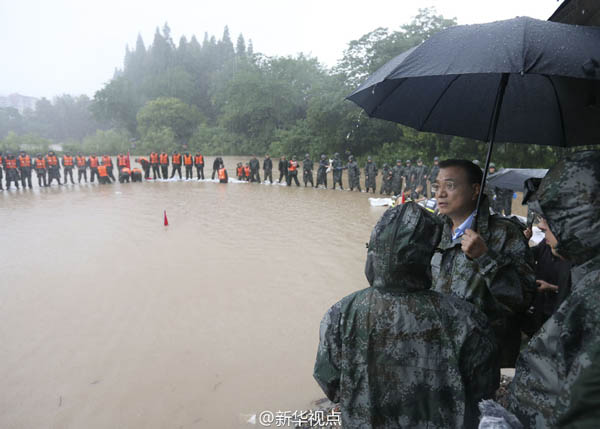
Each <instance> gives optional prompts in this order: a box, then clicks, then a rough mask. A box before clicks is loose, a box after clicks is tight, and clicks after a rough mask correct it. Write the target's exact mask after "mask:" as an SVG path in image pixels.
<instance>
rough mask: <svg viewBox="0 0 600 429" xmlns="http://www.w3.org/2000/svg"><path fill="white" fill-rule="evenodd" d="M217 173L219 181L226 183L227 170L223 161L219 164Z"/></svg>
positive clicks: (227, 177) (227, 179)
mask: <svg viewBox="0 0 600 429" xmlns="http://www.w3.org/2000/svg"><path fill="white" fill-rule="evenodd" d="M217 174H218V176H219V183H227V182H228V181H229V176H228V175H227V170H225V165H224V164H223V163H221V164H219V169H218V170H217Z"/></svg>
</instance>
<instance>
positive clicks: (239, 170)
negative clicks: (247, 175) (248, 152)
mask: <svg viewBox="0 0 600 429" xmlns="http://www.w3.org/2000/svg"><path fill="white" fill-rule="evenodd" d="M237 175H238V177H242V176H243V175H244V167H238V168H237Z"/></svg>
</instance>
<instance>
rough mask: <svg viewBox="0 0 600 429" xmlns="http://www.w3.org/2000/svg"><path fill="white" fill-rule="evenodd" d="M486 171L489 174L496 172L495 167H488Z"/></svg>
mask: <svg viewBox="0 0 600 429" xmlns="http://www.w3.org/2000/svg"><path fill="white" fill-rule="evenodd" d="M488 171H489V173H490V174H494V173H495V172H496V167H490V168H489V170H488Z"/></svg>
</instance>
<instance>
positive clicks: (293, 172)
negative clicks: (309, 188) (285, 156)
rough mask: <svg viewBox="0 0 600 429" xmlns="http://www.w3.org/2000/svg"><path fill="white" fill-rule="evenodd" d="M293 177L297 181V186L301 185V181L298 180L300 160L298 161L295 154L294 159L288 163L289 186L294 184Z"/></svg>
mask: <svg viewBox="0 0 600 429" xmlns="http://www.w3.org/2000/svg"><path fill="white" fill-rule="evenodd" d="M292 179H294V181H295V182H296V186H300V182H298V161H296V157H295V156H292V160H291V161H290V162H289V163H288V177H287V185H288V186H292Z"/></svg>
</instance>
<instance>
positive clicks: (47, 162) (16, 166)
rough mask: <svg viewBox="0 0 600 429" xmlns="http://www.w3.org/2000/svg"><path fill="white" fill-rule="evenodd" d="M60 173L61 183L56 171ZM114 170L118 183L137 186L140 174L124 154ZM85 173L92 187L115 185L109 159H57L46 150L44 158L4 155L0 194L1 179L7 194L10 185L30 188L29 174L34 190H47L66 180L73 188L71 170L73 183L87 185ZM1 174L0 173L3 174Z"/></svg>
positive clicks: (0, 159) (0, 157) (79, 156)
mask: <svg viewBox="0 0 600 429" xmlns="http://www.w3.org/2000/svg"><path fill="white" fill-rule="evenodd" d="M61 166H62V170H63V178H64V182H61V174H60V170H61ZM117 168H118V174H119V179H118V180H119V182H121V183H124V182H129V181H130V180H131V181H134V182H141V181H142V170H141V169H139V168H131V165H130V161H129V157H128V156H126V155H124V154H119V155H118V156H117ZM88 169H89V171H90V182H91V183H94V179H97V180H98V182H99V183H101V184H106V183H111V182H114V181H116V180H117V179H116V178H115V176H114V165H113V160H112V157H111V156H110V155H102V156H101V157H99V156H97V155H96V154H92V155H90V156H88V157H85V156H84V155H83V154H81V153H80V152H79V153H77V155H75V156H73V155H71V153H69V152H65V153H64V154H63V155H62V156H61V157H59V156H58V155H57V154H56V153H55V152H54V151H52V150H50V151H48V153H47V154H46V155H42V154H41V153H38V154H37V155H35V157H33V158H32V157H31V156H30V155H29V154H28V153H27V152H26V151H24V150H22V151H20V152H19V155H18V156H15V155H14V154H12V153H10V152H7V153H6V154H5V155H3V154H2V153H1V152H0V190H4V188H3V187H2V176H3V175H5V176H6V189H7V190H9V189H10V188H11V186H13V185H14V187H15V188H17V189H19V184H21V186H22V187H23V188H26V187H29V188H30V189H31V188H32V180H31V179H32V173H33V172H35V173H36V176H37V181H38V186H40V187H48V186H50V185H51V184H52V182H54V181H55V180H56V182H57V183H58V184H59V185H63V184H66V183H67V181H68V180H70V181H71V183H72V184H75V180H74V178H73V170H77V183H81V180H82V179H83V180H84V182H86V183H87V181H88V174H87V172H88ZM3 170H4V172H3Z"/></svg>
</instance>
